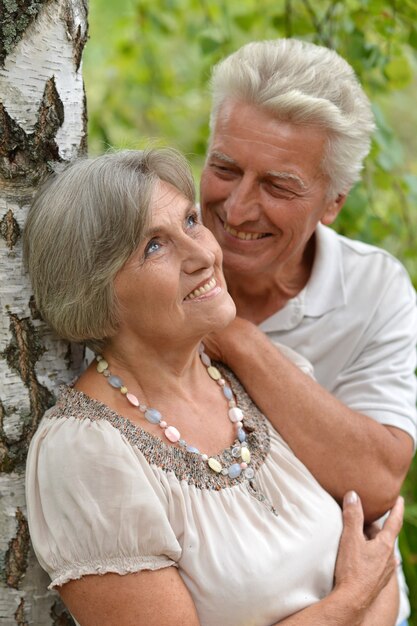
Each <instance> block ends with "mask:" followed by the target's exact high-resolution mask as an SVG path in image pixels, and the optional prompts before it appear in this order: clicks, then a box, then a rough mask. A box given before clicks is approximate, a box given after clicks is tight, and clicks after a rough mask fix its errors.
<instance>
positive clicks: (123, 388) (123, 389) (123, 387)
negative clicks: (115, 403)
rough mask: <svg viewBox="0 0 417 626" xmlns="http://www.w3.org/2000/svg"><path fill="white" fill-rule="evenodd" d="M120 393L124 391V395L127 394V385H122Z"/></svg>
mask: <svg viewBox="0 0 417 626" xmlns="http://www.w3.org/2000/svg"><path fill="white" fill-rule="evenodd" d="M120 393H122V394H123V395H124V396H125V395H126V394H127V387H125V386H124V385H122V386H121V387H120Z"/></svg>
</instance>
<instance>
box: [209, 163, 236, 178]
mask: <svg viewBox="0 0 417 626" xmlns="http://www.w3.org/2000/svg"><path fill="white" fill-rule="evenodd" d="M211 167H212V169H213V170H214V171H215V172H216V173H217V174H220V175H222V174H223V175H228V174H233V170H232V169H231V168H230V167H228V166H227V165H219V164H218V163H212V164H211Z"/></svg>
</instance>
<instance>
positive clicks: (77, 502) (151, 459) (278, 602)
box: [26, 368, 342, 626]
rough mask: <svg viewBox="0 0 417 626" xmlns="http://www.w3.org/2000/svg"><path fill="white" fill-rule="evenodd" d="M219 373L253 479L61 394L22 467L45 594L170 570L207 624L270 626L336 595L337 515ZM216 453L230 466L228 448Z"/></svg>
mask: <svg viewBox="0 0 417 626" xmlns="http://www.w3.org/2000/svg"><path fill="white" fill-rule="evenodd" d="M223 373H224V374H225V377H226V378H227V379H228V380H229V381H230V383H231V386H232V388H233V391H234V393H235V395H236V396H237V400H238V404H239V406H240V407H241V408H242V409H243V411H244V414H245V419H244V426H245V429H246V431H247V432H248V445H249V448H250V450H251V453H252V460H251V467H253V468H254V470H255V479H253V480H248V479H246V478H245V477H244V475H243V473H242V474H241V476H239V477H238V478H237V479H234V480H232V479H230V478H229V477H228V476H223V475H221V474H215V473H214V472H212V470H210V469H209V468H208V466H207V464H206V463H205V462H204V461H202V460H201V459H200V458H199V457H196V455H193V454H191V453H189V452H186V451H185V450H183V449H180V448H178V447H175V446H172V445H169V444H165V443H164V442H163V441H162V440H161V439H160V438H158V437H154V436H153V435H151V434H149V433H148V432H147V431H145V430H143V429H141V428H140V427H139V426H137V425H135V424H133V423H132V422H130V421H129V420H127V419H125V418H123V417H122V416H120V415H118V414H117V413H115V412H114V411H112V410H111V409H109V408H108V407H106V406H105V405H103V404H101V403H99V402H97V401H95V400H93V399H91V398H89V397H88V396H86V395H84V394H83V393H80V392H79V391H76V390H75V389H71V388H69V387H64V388H63V389H62V392H61V395H60V398H59V400H58V403H57V404H56V405H55V406H54V407H53V408H52V409H50V410H49V411H48V412H47V413H46V414H45V416H44V418H43V420H42V422H41V424H40V426H39V428H38V430H37V432H36V434H35V436H34V438H33V440H32V443H31V446H30V450H29V455H28V462H27V485H26V489H27V506H28V519H29V528H30V534H31V538H32V542H33V546H34V549H35V552H36V554H37V557H38V559H39V561H40V564H41V565H42V567H43V568H44V569H45V570H46V571H47V572H48V574H49V575H50V577H51V581H52V582H51V585H50V586H51V587H54V586H56V585H62V584H63V583H65V582H67V581H69V580H71V579H76V578H80V577H81V576H83V575H86V574H104V573H106V572H116V573H118V574H127V573H129V572H137V571H139V570H142V569H150V570H157V569H160V568H162V567H169V566H176V567H178V571H179V573H180V575H181V576H182V578H183V580H184V582H185V584H186V586H187V588H188V590H189V591H190V593H191V595H192V598H193V600H194V603H195V605H196V608H197V611H198V615H199V619H200V623H201V625H202V626H219V624H221V625H222V626H270V625H271V624H274V623H275V622H277V621H279V620H281V619H283V618H285V617H287V616H288V615H291V614H292V613H294V612H295V611H299V610H300V609H302V608H304V607H306V606H308V605H310V604H312V603H313V602H317V601H318V600H320V599H321V598H323V597H324V596H326V595H327V594H328V593H329V592H330V590H331V588H332V583H333V571H334V565H335V559H336V554H337V548H338V543H339V538H340V533H341V528H342V522H341V511H340V508H339V506H338V505H337V503H336V502H335V501H334V500H333V499H332V498H331V496H329V494H328V493H327V492H325V491H324V490H323V489H322V488H321V487H320V485H319V484H318V483H317V481H316V480H315V479H314V478H313V476H312V475H311V474H310V472H309V471H308V470H307V468H306V467H305V466H304V465H303V464H302V463H301V462H300V461H299V460H298V459H297V458H296V457H295V456H294V454H293V452H292V451H291V449H290V448H289V446H288V445H287V444H286V443H285V442H284V441H283V439H282V438H281V437H280V435H279V434H278V433H277V432H276V431H275V430H274V429H273V427H272V426H271V424H270V423H269V422H268V420H267V419H266V418H265V417H264V416H263V415H262V414H261V413H260V412H259V410H258V409H257V408H256V406H255V405H254V404H253V403H252V402H251V400H250V399H249V397H248V395H247V394H246V392H245V391H244V389H243V387H242V386H241V385H240V383H239V382H238V381H237V380H236V378H235V377H234V376H233V374H232V373H231V372H230V371H229V370H226V369H225V368H223ZM218 459H219V460H220V461H222V462H223V464H224V465H226V466H229V465H230V464H231V463H232V462H233V461H234V459H233V456H232V453H231V449H228V450H225V451H224V452H223V453H222V454H221V455H219V456H218Z"/></svg>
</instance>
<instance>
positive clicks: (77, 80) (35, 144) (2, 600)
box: [0, 0, 87, 626]
mask: <svg viewBox="0 0 417 626" xmlns="http://www.w3.org/2000/svg"><path fill="white" fill-rule="evenodd" d="M0 23H1V29H2V31H1V33H0V35H1V43H2V47H1V49H0V624H1V625H2V626H16V624H18V625H19V626H29V625H36V626H52V625H55V626H58V625H59V626H67V625H69V624H72V623H73V622H72V620H71V618H70V617H68V616H67V615H66V614H65V612H64V610H63V608H62V605H61V604H60V603H59V600H58V597H57V595H56V594H55V593H52V592H48V591H47V589H46V587H47V584H48V578H47V576H46V575H45V574H44V573H43V572H42V571H41V569H40V567H39V566H38V564H37V562H36V559H35V558H34V555H33V553H32V551H31V549H30V542H29V537H28V530H27V522H26V510H25V499H24V463H25V457H26V452H27V446H28V444H29V441H30V438H31V436H32V434H33V432H34V429H35V428H36V425H37V423H38V422H39V420H40V418H41V416H42V414H43V412H44V411H45V409H46V408H47V407H48V405H50V404H51V403H52V402H53V397H54V392H55V390H56V387H57V385H58V384H59V382H61V381H63V382H68V380H70V379H71V378H73V377H74V375H75V374H76V372H77V370H78V369H79V368H80V366H81V361H82V353H81V351H80V350H79V349H78V350H75V349H73V348H72V349H70V347H69V346H68V345H67V344H64V343H63V342H60V341H57V340H56V339H55V338H54V337H53V336H51V333H50V332H49V331H48V330H47V329H46V327H45V325H44V324H43V322H42V320H41V319H40V318H39V315H38V314H37V311H36V307H35V306H34V304H33V302H32V299H31V290H30V286H29V283H28V279H27V276H26V275H25V274H24V271H23V267H22V255H21V232H22V228H23V225H24V221H25V215H26V212H27V209H28V206H29V203H30V200H31V197H32V196H33V193H34V190H35V189H36V186H37V184H38V183H39V180H40V178H41V177H42V176H43V175H44V174H45V173H47V171H48V170H50V169H51V167H53V166H54V164H56V163H57V162H61V161H62V162H65V161H68V160H71V159H73V158H74V157H75V156H77V155H78V154H80V153H82V152H83V151H84V150H85V146H86V112H85V98H84V90H83V82H82V76H81V63H80V61H81V54H82V49H83V46H84V43H85V41H86V37H87V9H86V0H32V1H31V0H25V1H24V2H12V1H11V0H0Z"/></svg>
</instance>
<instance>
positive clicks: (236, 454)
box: [232, 446, 241, 459]
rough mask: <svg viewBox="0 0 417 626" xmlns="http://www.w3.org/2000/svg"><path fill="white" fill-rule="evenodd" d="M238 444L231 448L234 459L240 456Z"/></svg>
mask: <svg viewBox="0 0 417 626" xmlns="http://www.w3.org/2000/svg"><path fill="white" fill-rule="evenodd" d="M240 452H241V450H240V446H235V447H234V448H232V456H234V458H235V459H238V458H239V457H240Z"/></svg>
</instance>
